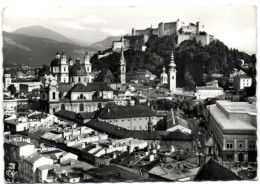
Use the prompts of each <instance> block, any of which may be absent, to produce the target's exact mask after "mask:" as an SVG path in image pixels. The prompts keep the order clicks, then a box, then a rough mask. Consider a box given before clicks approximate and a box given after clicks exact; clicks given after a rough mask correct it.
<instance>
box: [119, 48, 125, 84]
mask: <svg viewBox="0 0 260 184" xmlns="http://www.w3.org/2000/svg"><path fill="white" fill-rule="evenodd" d="M119 65H120V66H119V78H120V82H121V84H125V83H126V62H125V57H124V51H123V48H121V57H120V64H119Z"/></svg>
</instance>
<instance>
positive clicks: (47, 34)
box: [13, 26, 73, 43]
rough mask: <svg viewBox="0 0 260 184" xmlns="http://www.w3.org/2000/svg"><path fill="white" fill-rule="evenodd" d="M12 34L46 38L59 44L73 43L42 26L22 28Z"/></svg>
mask: <svg viewBox="0 0 260 184" xmlns="http://www.w3.org/2000/svg"><path fill="white" fill-rule="evenodd" d="M13 33H14V34H22V35H27V36H34V37H40V38H47V39H50V40H56V41H59V42H68V43H73V41H72V40H71V39H69V38H67V37H66V36H64V35H62V34H60V33H57V32H55V31H52V30H50V29H47V28H45V27H42V26H28V27H22V28H19V29H17V30H16V31H14V32H13Z"/></svg>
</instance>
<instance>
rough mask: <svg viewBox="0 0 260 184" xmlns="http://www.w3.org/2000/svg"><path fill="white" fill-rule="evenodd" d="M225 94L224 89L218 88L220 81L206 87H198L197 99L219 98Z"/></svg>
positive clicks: (210, 83)
mask: <svg viewBox="0 0 260 184" xmlns="http://www.w3.org/2000/svg"><path fill="white" fill-rule="evenodd" d="M223 94H224V91H223V88H221V87H219V86H218V81H217V80H214V81H211V82H207V83H206V86H202V87H196V93H195V96H196V98H197V99H207V98H218V97H220V96H221V95H223Z"/></svg>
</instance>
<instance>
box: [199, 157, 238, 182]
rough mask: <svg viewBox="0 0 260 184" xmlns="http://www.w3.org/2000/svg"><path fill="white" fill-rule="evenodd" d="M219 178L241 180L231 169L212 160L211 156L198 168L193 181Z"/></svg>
mask: <svg viewBox="0 0 260 184" xmlns="http://www.w3.org/2000/svg"><path fill="white" fill-rule="evenodd" d="M219 180H221V181H228V180H241V178H240V177H239V176H237V175H236V174H235V173H233V172H232V171H231V170H229V169H227V168H226V167H224V166H222V165H221V164H219V163H218V162H216V161H214V160H213V159H212V158H211V159H210V160H209V161H208V162H207V163H206V164H204V165H203V166H202V167H201V168H200V170H199V172H198V173H197V175H196V176H195V177H194V181H219Z"/></svg>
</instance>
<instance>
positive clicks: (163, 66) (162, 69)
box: [162, 65, 165, 73]
mask: <svg viewBox="0 0 260 184" xmlns="http://www.w3.org/2000/svg"><path fill="white" fill-rule="evenodd" d="M162 71H163V73H165V66H164V65H163V69H162Z"/></svg>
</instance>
